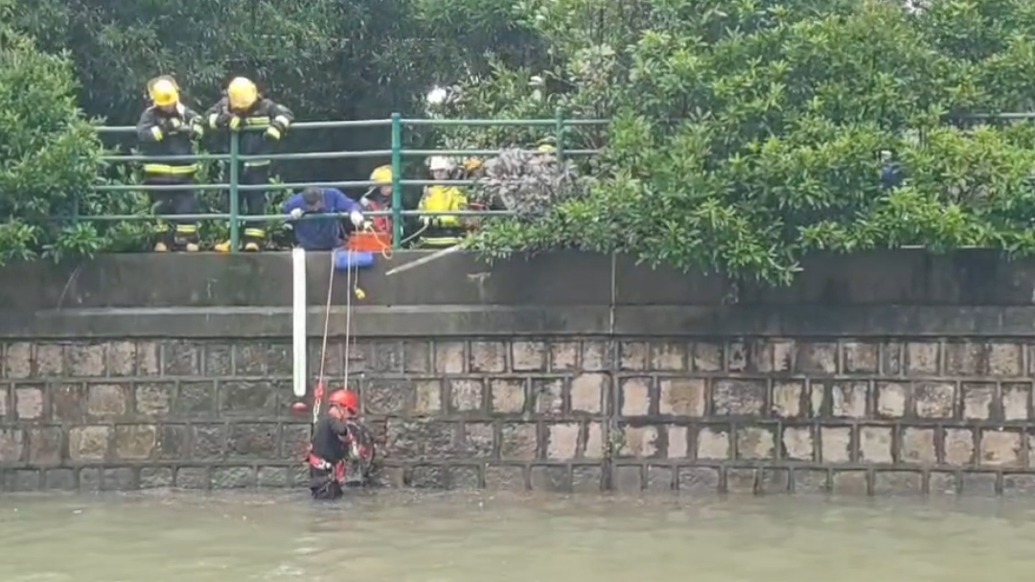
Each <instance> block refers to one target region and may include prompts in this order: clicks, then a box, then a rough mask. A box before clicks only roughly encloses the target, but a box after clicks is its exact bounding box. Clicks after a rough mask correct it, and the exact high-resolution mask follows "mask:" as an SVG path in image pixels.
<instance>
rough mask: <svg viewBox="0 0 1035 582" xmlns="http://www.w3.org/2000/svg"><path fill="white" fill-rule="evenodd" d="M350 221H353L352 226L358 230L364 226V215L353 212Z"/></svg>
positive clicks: (350, 214)
mask: <svg viewBox="0 0 1035 582" xmlns="http://www.w3.org/2000/svg"><path fill="white" fill-rule="evenodd" d="M349 220H351V221H352V226H355V227H356V228H359V227H361V226H363V215H362V214H361V213H360V212H359V211H357V210H353V211H352V212H351V213H349Z"/></svg>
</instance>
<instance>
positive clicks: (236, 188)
mask: <svg viewBox="0 0 1035 582" xmlns="http://www.w3.org/2000/svg"><path fill="white" fill-rule="evenodd" d="M607 123H608V121H607V120H601V119H566V118H565V117H564V116H563V114H562V112H558V113H557V116H556V117H555V118H554V119H406V118H403V117H402V115H400V114H398V113H393V114H392V116H391V117H390V118H389V119H367V120H355V121H319V122H299V123H295V124H292V126H291V131H292V132H296V131H305V130H312V129H339V128H368V127H389V128H390V129H391V149H387V150H359V151H325V152H306V153H278V154H269V155H258V156H249V155H241V153H240V134H239V133H238V132H230V143H229V152H228V153H226V154H198V155H194V156H140V155H109V156H105V158H104V160H105V161H107V162H114V163H141V162H171V161H196V162H211V161H218V162H229V176H228V178H229V180H228V183H225V184H192V185H191V186H190V188H192V189H194V190H196V191H211V190H224V191H227V192H229V208H228V211H229V212H228V213H222V214H189V215H188V214H182V215H163V217H162V218H169V219H179V220H192V221H201V220H228V221H229V222H230V247H231V249H232V252H238V247H239V243H240V239H241V228H242V224H244V223H249V222H268V221H272V220H283V219H284V218H285V216H284V215H283V214H265V215H242V214H241V213H240V193H241V192H247V191H252V190H266V191H272V190H295V189H301V188H308V187H325V188H353V187H366V188H370V187H374V186H378V185H380V184H378V183H376V182H372V181H370V180H345V181H332V182H294V183H284V184H274V183H269V184H253V185H245V184H241V183H240V168H241V165H242V164H243V163H244V162H247V161H252V160H255V161H259V160H271V161H276V160H286V161H296V160H330V159H348V158H353V159H354V158H378V157H380V158H384V157H390V159H391V168H392V208H391V210H388V211H372V212H365V213H364V214H365V215H369V216H391V217H392V228H393V232H392V242H393V246H394V247H395V248H399V247H400V246H401V244H402V242H403V218H404V217H407V216H476V217H477V216H498V215H508V214H510V213H509V212H508V211H492V210H464V211H452V212H421V211H416V210H404V209H403V197H402V190H403V188H404V187H407V186H428V185H455V186H463V185H471V184H474V183H475V180H408V179H403V177H402V173H403V159H404V157H406V156H413V157H426V156H433V155H441V156H492V155H497V154H499V153H500V152H501V150H498V149H497V150H476V149H471V150H420V149H406V148H404V147H403V137H404V136H403V130H404V128H414V127H433V126H453V127H456V126H468V127H506V126H514V127H552V128H553V133H554V139H555V141H556V143H555V147H556V153H555V154H554V155H556V156H557V157H558V158H559V159H563V158H564V156H586V155H595V154H598V153H600V150H596V149H568V148H565V147H564V145H565V139H564V138H565V134H566V133H567V131H568V130H569V129H570V128H573V127H580V126H582V127H584V126H604V125H607ZM98 130H99V131H100V132H101V133H102V134H127V133H129V134H135V132H136V128H135V127H132V126H119V127H100V128H98ZM241 131H252V130H251V129H247V128H242V130H241ZM259 131H261V130H259ZM182 189H183V186H179V185H144V184H105V185H97V186H95V188H94V190H95V191H102V192H127V191H133V192H154V191H163V190H182ZM340 216H341V215H340V214H333V213H325V214H321V215H319V216H310V217H303V220H313V219H324V220H326V219H330V218H333V217H340ZM77 219H78V220H90V221H106V222H110V221H142V220H148V221H149V220H155V219H156V217H155V216H150V215H136V214H131V215H97V216H77Z"/></svg>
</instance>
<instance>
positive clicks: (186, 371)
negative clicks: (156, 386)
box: [161, 341, 201, 376]
mask: <svg viewBox="0 0 1035 582" xmlns="http://www.w3.org/2000/svg"><path fill="white" fill-rule="evenodd" d="M200 352H201V348H200V347H198V345H197V344H195V343H194V342H183V341H171V342H163V343H162V346H161V357H162V375H163V376H198V375H200V374H201V353H200Z"/></svg>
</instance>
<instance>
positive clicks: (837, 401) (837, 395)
mask: <svg viewBox="0 0 1035 582" xmlns="http://www.w3.org/2000/svg"><path fill="white" fill-rule="evenodd" d="M869 388H870V385H869V383H867V382H835V383H834V384H832V385H831V387H830V397H831V398H830V402H831V410H830V413H831V415H833V416H836V417H840V418H866V401H867V399H868V394H869Z"/></svg>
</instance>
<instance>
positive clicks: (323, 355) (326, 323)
mask: <svg viewBox="0 0 1035 582" xmlns="http://www.w3.org/2000/svg"><path fill="white" fill-rule="evenodd" d="M330 270H331V274H330V280H329V281H328V282H327V305H325V306H324V312H323V341H322V343H321V344H320V374H319V376H317V384H316V390H315V392H314V394H313V424H316V423H317V421H319V420H320V405H321V404H322V400H323V389H324V383H323V382H324V375H323V373H324V366H325V365H326V363H327V333H328V331H329V330H330V326H331V298H332V297H333V293H334V253H331V265H330Z"/></svg>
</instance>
